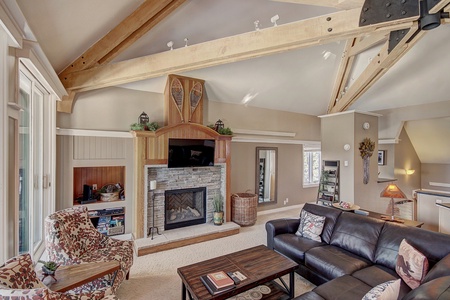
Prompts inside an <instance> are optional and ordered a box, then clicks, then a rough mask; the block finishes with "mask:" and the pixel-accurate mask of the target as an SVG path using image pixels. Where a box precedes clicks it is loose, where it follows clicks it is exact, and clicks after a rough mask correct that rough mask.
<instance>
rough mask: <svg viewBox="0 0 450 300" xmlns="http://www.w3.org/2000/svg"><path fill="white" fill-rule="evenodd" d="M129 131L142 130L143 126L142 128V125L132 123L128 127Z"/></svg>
mask: <svg viewBox="0 0 450 300" xmlns="http://www.w3.org/2000/svg"><path fill="white" fill-rule="evenodd" d="M130 129H131V130H144V129H145V126H144V124H140V123H133V124H131V125H130Z"/></svg>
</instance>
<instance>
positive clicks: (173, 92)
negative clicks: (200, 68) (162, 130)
mask: <svg viewBox="0 0 450 300" xmlns="http://www.w3.org/2000/svg"><path fill="white" fill-rule="evenodd" d="M204 85H205V81H204V80H201V79H196V78H190V77H185V76H180V75H168V77H167V83H166V88H165V91H164V101H165V106H164V107H165V112H164V123H165V125H166V126H170V125H176V124H179V123H198V124H203V94H204Z"/></svg>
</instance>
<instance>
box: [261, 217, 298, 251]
mask: <svg viewBox="0 0 450 300" xmlns="http://www.w3.org/2000/svg"><path fill="white" fill-rule="evenodd" d="M299 225H300V218H284V219H276V220H271V221H268V222H267V223H266V232H267V247H268V248H269V249H272V250H273V239H274V238H275V236H277V235H279V234H283V233H291V234H294V233H295V232H296V231H297V229H298V226H299Z"/></svg>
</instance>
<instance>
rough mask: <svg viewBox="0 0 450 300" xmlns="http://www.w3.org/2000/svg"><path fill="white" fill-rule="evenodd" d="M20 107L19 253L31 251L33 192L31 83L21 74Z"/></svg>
mask: <svg viewBox="0 0 450 300" xmlns="http://www.w3.org/2000/svg"><path fill="white" fill-rule="evenodd" d="M20 75H21V76H20V91H19V105H20V106H21V107H22V109H23V110H22V111H21V114H20V120H19V253H25V252H29V250H30V202H29V199H30V195H31V191H32V188H31V187H32V178H30V177H31V176H30V174H33V173H32V170H31V154H30V153H31V136H30V123H31V109H30V106H31V101H30V98H31V81H30V80H29V79H28V78H27V77H26V76H24V75H23V74H22V73H21V74H20Z"/></svg>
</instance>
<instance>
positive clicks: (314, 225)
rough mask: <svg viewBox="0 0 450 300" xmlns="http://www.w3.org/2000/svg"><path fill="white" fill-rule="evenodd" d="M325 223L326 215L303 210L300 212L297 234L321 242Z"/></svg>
mask: <svg viewBox="0 0 450 300" xmlns="http://www.w3.org/2000/svg"><path fill="white" fill-rule="evenodd" d="M324 224H325V217H324V216H318V215H315V214H313V213H310V212H308V211H306V210H302V212H301V214H300V225H299V226H298V230H297V232H296V233H295V235H297V236H301V237H305V238H307V239H311V240H313V241H317V242H321V241H322V239H321V237H320V235H321V234H322V231H323V226H324Z"/></svg>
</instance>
